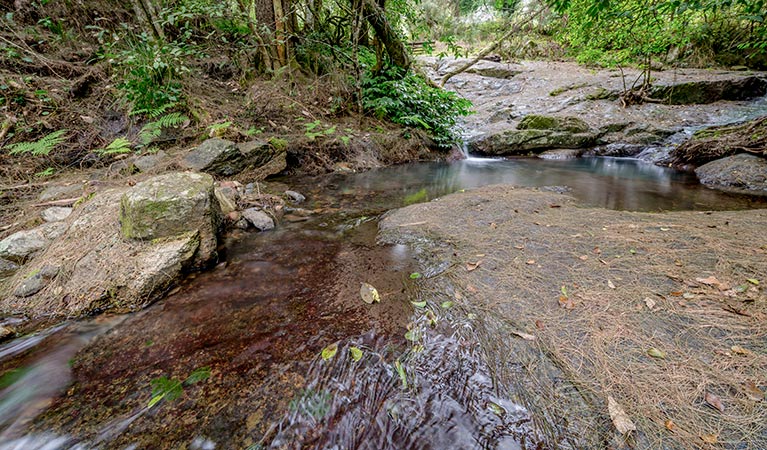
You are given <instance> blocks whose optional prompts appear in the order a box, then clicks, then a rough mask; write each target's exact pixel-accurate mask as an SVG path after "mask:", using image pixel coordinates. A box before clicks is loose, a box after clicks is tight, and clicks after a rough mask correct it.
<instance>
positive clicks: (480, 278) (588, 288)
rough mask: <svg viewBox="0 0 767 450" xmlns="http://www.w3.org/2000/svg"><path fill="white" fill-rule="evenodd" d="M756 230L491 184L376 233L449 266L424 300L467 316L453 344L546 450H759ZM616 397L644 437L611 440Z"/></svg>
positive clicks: (734, 217) (762, 214)
mask: <svg viewBox="0 0 767 450" xmlns="http://www.w3.org/2000/svg"><path fill="white" fill-rule="evenodd" d="M765 226H767V211H765V210H752V211H738V212H675V213H664V214H647V213H632V212H616V211H605V210H601V209H589V208H583V207H579V206H578V205H577V204H576V203H575V201H574V200H573V199H572V198H570V197H567V196H565V195H561V194H557V193H553V192H546V191H545V190H530V189H522V188H514V187H510V186H495V187H488V188H481V189H477V190H473V191H469V192H466V193H460V194H454V195H450V196H447V197H444V198H441V199H439V200H435V201H432V202H429V203H425V204H419V205H413V206H409V207H406V208H403V209H400V210H397V211H394V212H392V213H390V214H389V215H388V216H387V217H386V218H385V219H384V220H383V221H382V222H381V232H382V238H383V240H385V241H387V242H398V243H407V244H410V245H412V246H414V247H415V248H416V249H417V251H418V254H419V255H420V257H421V260H422V262H423V264H425V265H426V266H427V267H431V268H437V267H438V268H441V269H443V270H444V271H441V272H440V271H436V272H435V273H437V275H434V276H433V277H432V278H431V279H430V283H431V286H432V289H433V290H434V291H435V292H436V293H438V294H437V295H440V296H444V297H451V298H450V300H451V301H453V302H455V304H456V308H459V310H460V311H461V312H462V313H464V314H465V317H468V318H469V319H472V318H474V320H468V321H467V319H465V318H464V319H463V321H464V322H467V323H468V324H465V325H463V326H461V327H460V329H459V331H457V333H458V334H459V335H461V336H463V337H464V338H465V339H467V340H468V344H467V345H470V346H472V345H476V346H478V347H479V348H481V349H482V353H483V354H484V357H485V359H486V360H487V361H488V363H489V365H490V366H492V367H493V368H494V372H495V375H494V378H495V384H496V386H497V389H498V392H499V395H505V396H507V397H508V398H510V399H511V400H513V401H516V402H518V403H520V404H522V405H524V406H525V407H526V408H528V409H529V410H530V411H531V413H532V416H533V421H534V423H535V426H536V428H538V429H539V430H540V433H541V435H542V436H543V438H544V440H545V441H546V442H548V444H549V445H551V446H554V447H558V448H622V447H633V448H708V446H711V445H714V444H715V443H718V444H721V445H725V446H730V447H732V446H736V445H737V446H738V448H754V449H755V448H764V447H765V446H767V441H765V436H767V429H766V428H765V420H764V419H765V414H767V410H765V401H764V392H763V389H764V388H765V385H767V380H766V379H765V378H764V374H765V373H766V369H767V357H765V351H767V341H766V340H765V336H766V333H767V328H765V326H764V323H765V318H766V317H767V296H765V293H764V290H763V288H762V287H761V285H760V283H764V282H765V280H764V279H763V277H764V274H765V273H767V246H765V245H763V244H764V239H763V236H762V234H763V232H764V229H765ZM760 277H761V279H760ZM454 292H455V293H454ZM610 397H612V399H613V400H614V402H615V403H616V404H617V405H618V406H619V407H620V408H622V409H624V410H625V413H626V414H627V415H628V418H629V419H630V420H631V421H632V423H633V424H635V426H636V428H637V431H632V432H629V433H628V434H627V435H625V436H621V435H620V433H618V431H616V428H615V426H614V423H616V422H615V421H614V420H611V415H614V414H613V413H615V410H614V409H613V411H612V412H611V411H609V410H608V398H610ZM624 425H625V422H624Z"/></svg>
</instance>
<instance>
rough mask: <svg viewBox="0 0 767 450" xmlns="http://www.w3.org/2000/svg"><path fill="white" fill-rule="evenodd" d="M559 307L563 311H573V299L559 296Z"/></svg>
mask: <svg viewBox="0 0 767 450" xmlns="http://www.w3.org/2000/svg"><path fill="white" fill-rule="evenodd" d="M559 306H561V307H562V308H565V309H573V308H575V302H573V299H571V298H570V297H565V296H564V295H560V296H559Z"/></svg>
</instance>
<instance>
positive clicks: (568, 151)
mask: <svg viewBox="0 0 767 450" xmlns="http://www.w3.org/2000/svg"><path fill="white" fill-rule="evenodd" d="M582 154H583V150H582V149H573V148H558V149H554V150H546V151H545V152H543V153H541V154H539V155H538V157H539V158H541V159H551V160H565V159H575V158H579V157H580V156H581V155H582Z"/></svg>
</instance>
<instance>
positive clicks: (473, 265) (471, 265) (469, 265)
mask: <svg viewBox="0 0 767 450" xmlns="http://www.w3.org/2000/svg"><path fill="white" fill-rule="evenodd" d="M480 264H482V260H479V261H477V262H475V263H466V270H467V271H468V272H471V271H472V270H475V269H476V268H477V267H479V265H480Z"/></svg>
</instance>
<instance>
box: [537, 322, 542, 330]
mask: <svg viewBox="0 0 767 450" xmlns="http://www.w3.org/2000/svg"><path fill="white" fill-rule="evenodd" d="M535 328H537V329H539V330H542V329H543V321H541V320H536V321H535Z"/></svg>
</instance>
